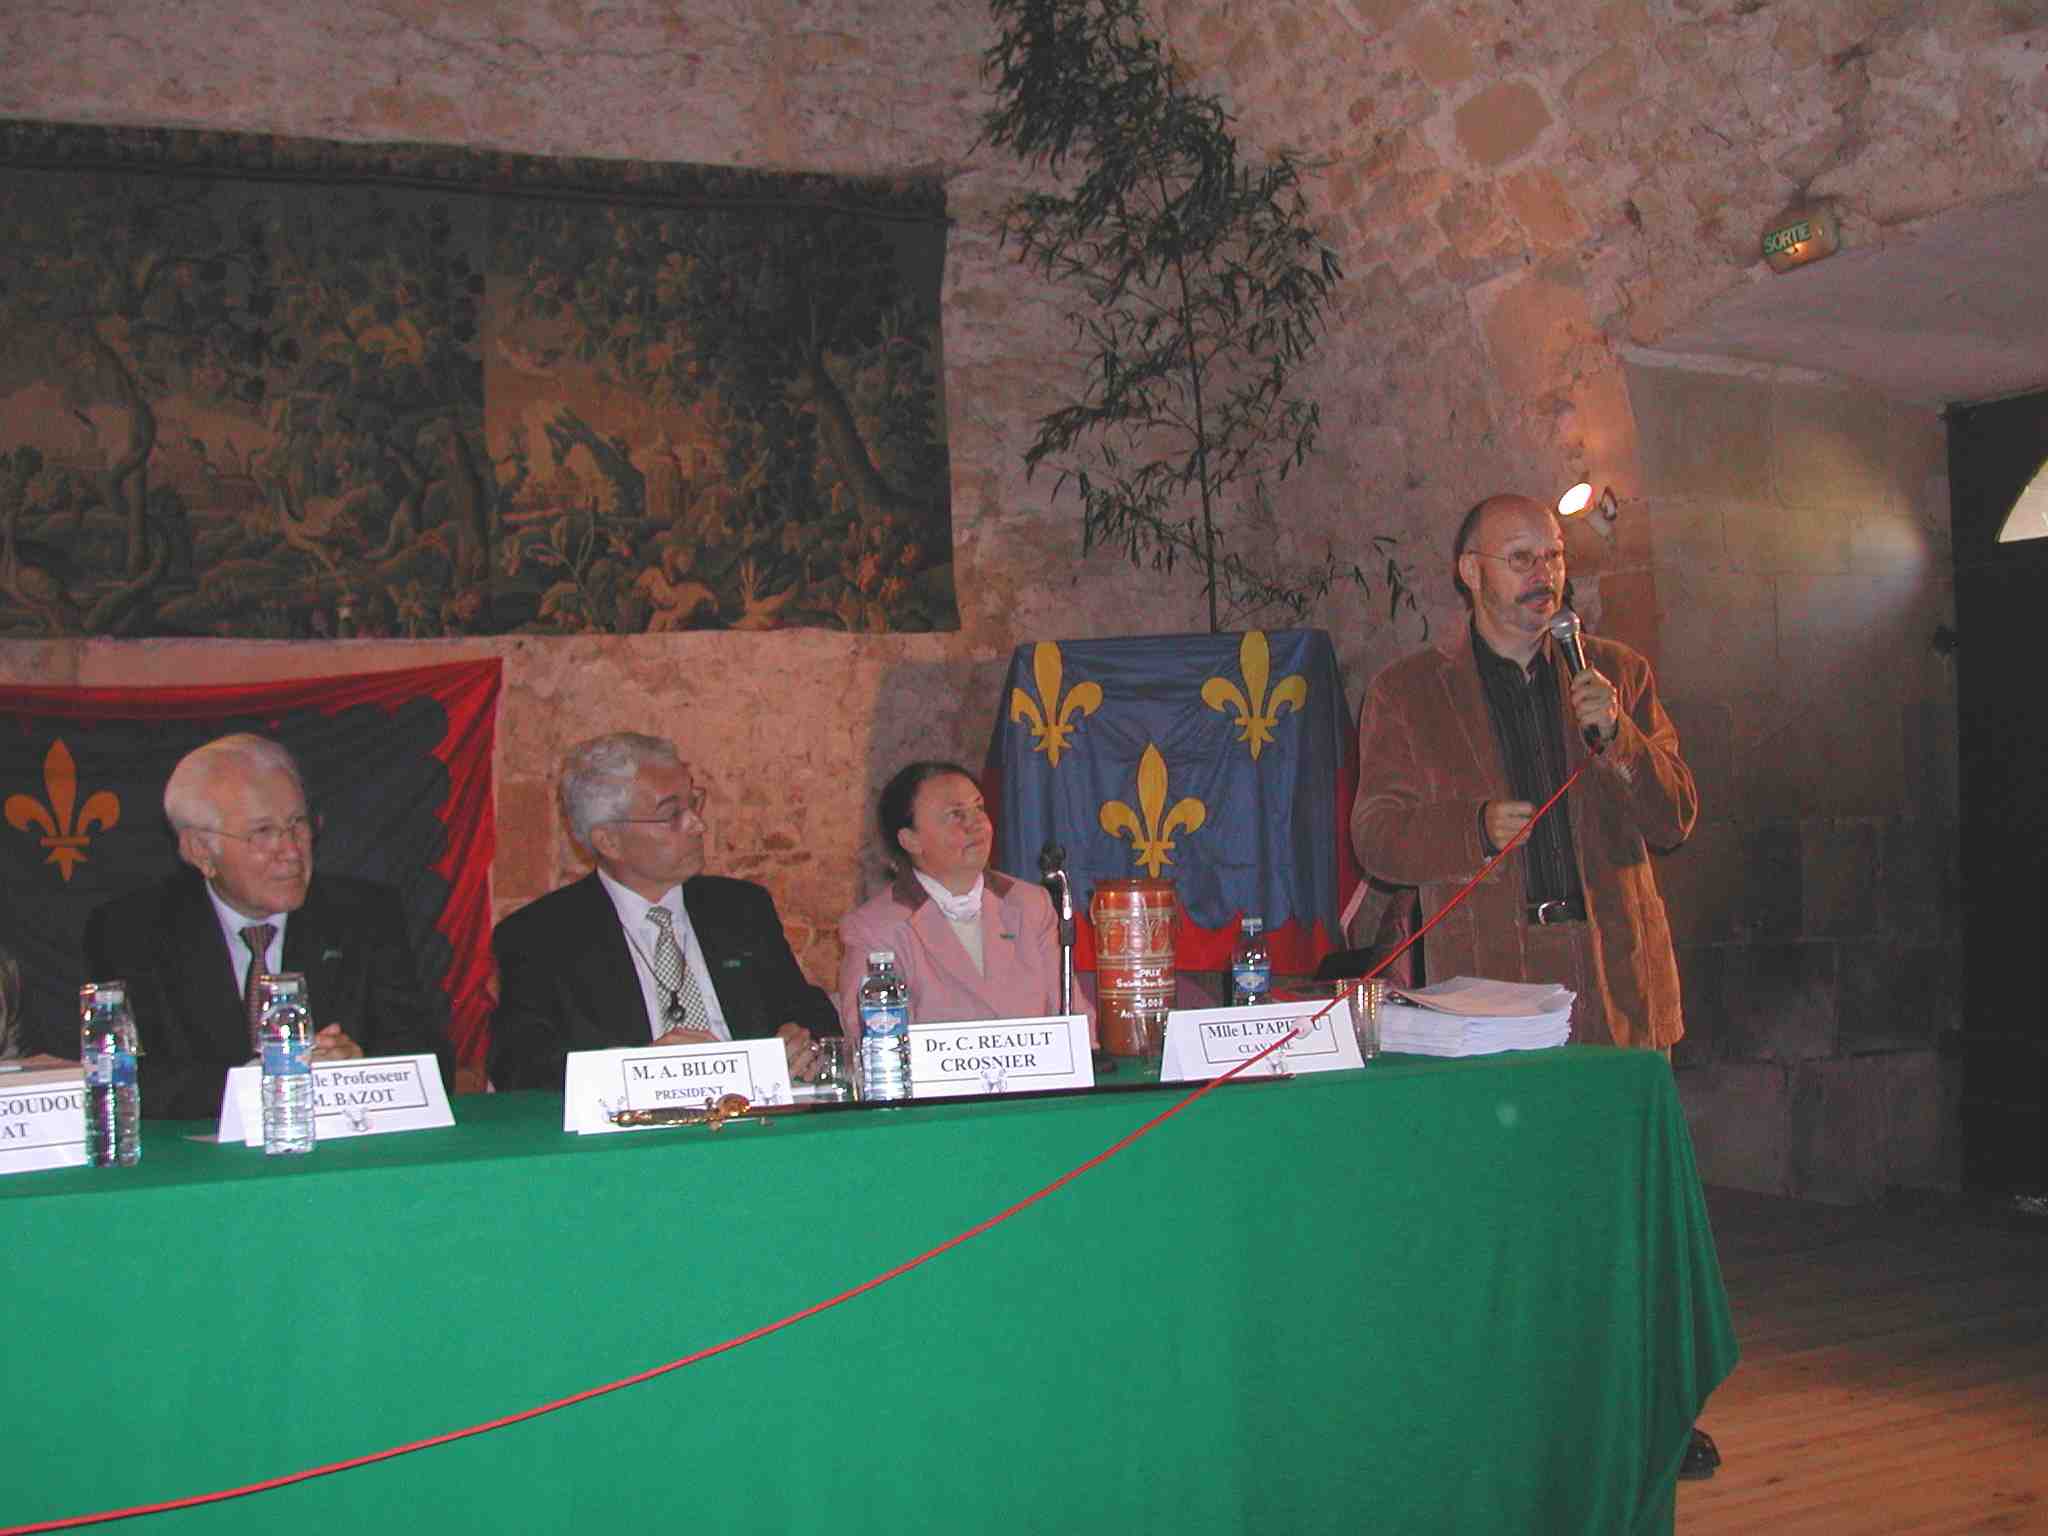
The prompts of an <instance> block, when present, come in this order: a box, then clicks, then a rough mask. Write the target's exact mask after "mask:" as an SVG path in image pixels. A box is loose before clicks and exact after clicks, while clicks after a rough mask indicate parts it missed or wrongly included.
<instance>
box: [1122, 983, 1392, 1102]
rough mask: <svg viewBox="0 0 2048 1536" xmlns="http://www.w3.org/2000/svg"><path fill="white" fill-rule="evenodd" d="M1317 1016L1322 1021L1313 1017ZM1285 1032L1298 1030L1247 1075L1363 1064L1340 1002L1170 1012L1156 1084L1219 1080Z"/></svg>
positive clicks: (1339, 1068)
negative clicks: (1335, 1003) (1286, 1042)
mask: <svg viewBox="0 0 2048 1536" xmlns="http://www.w3.org/2000/svg"><path fill="white" fill-rule="evenodd" d="M1326 1009H1327V1010H1328V1011H1327V1012H1324V1011H1323V1010H1326ZM1319 1012H1320V1013H1322V1017H1320V1018H1317V1017H1316V1015H1317V1014H1318V1013H1319ZM1290 1029H1292V1030H1298V1031H1300V1033H1299V1035H1298V1036H1297V1037H1296V1038H1295V1039H1294V1040H1293V1041H1292V1042H1290V1043H1289V1044H1288V1045H1287V1046H1285V1047H1284V1048H1283V1049H1281V1050H1277V1051H1275V1052H1273V1054H1272V1055H1270V1056H1268V1057H1267V1058H1266V1059H1265V1060H1264V1061H1262V1062H1260V1063H1259V1064H1258V1065H1257V1066H1255V1067H1253V1068H1252V1069H1251V1071H1250V1073H1249V1074H1247V1075H1253V1076H1259V1077H1278V1076H1292V1075H1294V1074H1296V1073H1299V1072H1338V1071H1342V1070H1343V1069H1344V1068H1346V1067H1363V1066H1364V1065H1365V1059H1364V1058H1363V1057H1361V1056H1360V1055H1359V1054H1358V1037H1357V1036H1356V1035H1355V1034H1353V1033H1352V1030H1351V1013H1350V1009H1349V1007H1348V1006H1347V1005H1346V1004H1344V1003H1341V1002H1340V1003H1338V1004H1337V1005H1336V1006H1335V1007H1334V1008H1332V1007H1330V1001H1329V999H1328V998H1312V999H1309V1000H1307V1001H1304V1002H1299V1003H1265V1004H1261V1005H1260V1006H1259V1007H1256V1008H1176V1009H1175V1010H1174V1011H1173V1012H1171V1013H1169V1014H1168V1015H1167V1016H1166V1048H1165V1050H1164V1051H1162V1052H1161V1053H1160V1061H1159V1081H1161V1082H1162V1083H1194V1082H1204V1081H1207V1080H1208V1079H1209V1078H1212V1077H1221V1076H1222V1075H1223V1074H1224V1073H1225V1072H1228V1071H1229V1070H1230V1069H1231V1068H1232V1067H1234V1066H1236V1065H1237V1064H1238V1063H1239V1062H1241V1061H1243V1060H1245V1059H1246V1058H1247V1057H1251V1056H1256V1055H1258V1054H1259V1052H1261V1051H1263V1050H1264V1049H1265V1048H1266V1047H1267V1046H1269V1045H1271V1044H1272V1043H1273V1042H1274V1041H1276V1040H1278V1039H1280V1038H1281V1037H1282V1036H1284V1035H1285V1034H1286V1033H1287V1032H1288V1031H1289V1030H1290Z"/></svg>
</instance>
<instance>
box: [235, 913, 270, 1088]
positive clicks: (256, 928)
mask: <svg viewBox="0 0 2048 1536" xmlns="http://www.w3.org/2000/svg"><path fill="white" fill-rule="evenodd" d="M276 937H277V925H276V924H275V923H251V924H250V925H249V926H248V927H246V928H244V929H243V930H242V942H243V943H244V944H246V945H248V946H249V969H248V970H246V971H244V972H243V973H242V1012H243V1013H244V1014H245V1015H246V1016H247V1017H248V1020H249V1053H250V1054H251V1055H252V1056H253V1055H257V1054H259V1053H260V1052H261V1051H262V1049H263V1041H262V1040H261V1038H260V1031H261V1028H262V1024H263V1011H262V1009H261V1008H260V1007H259V1006H258V1004H259V1002H260V1001H261V1000H260V999H259V998H258V997H257V995H256V978H257V977H258V976H261V975H262V974H263V972H264V969H265V962H264V959H263V957H264V956H265V955H266V954H268V953H269V952H270V941H271V940H272V939H274V938H276Z"/></svg>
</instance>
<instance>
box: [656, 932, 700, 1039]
mask: <svg viewBox="0 0 2048 1536" xmlns="http://www.w3.org/2000/svg"><path fill="white" fill-rule="evenodd" d="M647 921H649V922H650V923H652V924H654V927H655V935H654V980H655V984H656V985H657V986H659V987H660V988H661V990H662V991H663V992H664V993H666V994H667V997H668V1003H667V1012H666V1013H665V1014H664V1016H663V1019H662V1028H661V1029H660V1031H659V1033H661V1034H667V1033H668V1032H669V1031H670V1030H671V1029H674V1028H675V1027H676V1026H677V1025H679V1024H684V1025H688V1026H689V1027H690V1028H691V1029H709V1028H710V1027H711V1021H710V1019H709V1017H708V1016H707V1013H706V1010H705V1007H704V997H703V994H702V993H700V992H699V991H698V990H697V978H696V976H695V974H694V973H692V971H691V970H690V968H689V967H688V966H686V965H684V964H683V951H682V946H680V945H679V944H677V943H676V926H675V924H676V918H675V914H674V913H673V912H671V911H669V909H668V908H667V907H649V908H648V909H647Z"/></svg>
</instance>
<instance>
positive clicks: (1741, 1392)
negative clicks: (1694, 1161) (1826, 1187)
mask: <svg viewBox="0 0 2048 1536" xmlns="http://www.w3.org/2000/svg"><path fill="white" fill-rule="evenodd" d="M1707 1199H1708V1206H1709V1208H1710V1209H1711V1211H1712V1213H1713V1219H1714V1236H1715V1240H1716V1243H1717V1244H1718V1246H1719V1249H1720V1254H1721V1269H1722V1274H1723V1276H1724V1277H1725V1278H1726V1280H1727V1284H1728V1295H1729V1300H1730V1303H1731V1305H1732V1306H1733V1309H1734V1313H1735V1331H1736V1337H1737V1338H1738V1339H1739V1340H1740V1342H1741V1346H1742V1361H1741V1363H1740V1364H1739V1365H1738V1366H1737V1367H1736V1369H1735V1374H1734V1375H1733V1376H1731V1377H1730V1378H1729V1379H1728V1381H1727V1382H1726V1383H1725V1384H1723V1386H1722V1387H1721V1388H1720V1390H1719V1391H1717V1392H1716V1393H1715V1394H1714V1395H1713V1397H1712V1399H1711V1400H1709V1402H1708V1403H1707V1406H1706V1410H1705V1411H1704V1412H1703V1413H1702V1414H1701V1415H1700V1426H1701V1428H1703V1429H1705V1430H1706V1431H1707V1432H1708V1433H1710V1434H1711V1435H1712V1436H1713V1437H1714V1439H1715V1441H1716V1442H1717V1443H1718V1444H1719V1446H1720V1448H1721V1457H1722V1466H1721V1470H1720V1471H1719V1473H1718V1474H1716V1475H1715V1476H1714V1477H1713V1478H1712V1479H1710V1480H1708V1481H1704V1482H1695V1483H1680V1484H1679V1492H1678V1530H1679V1532H1680V1536H1802V1533H1807V1532H1826V1533H1828V1536H1863V1533H1875V1532H1915V1533H1922V1532H1924V1533H1930V1536H1936V1533H1943V1532H1963V1531H2038V1532H2043V1533H2048V1214H2041V1213H2036V1212H2032V1211H2028V1210H2023V1209H2021V1208H2020V1207H2018V1206H2017V1205H2015V1204H2014V1203H2013V1202H2010V1201H1994V1200H1991V1199H1988V1198H1986V1199H1970V1198H1953V1197H1925V1198H1920V1197H1915V1198H1913V1199H1910V1200H1895V1201H1893V1202H1891V1203H1889V1204H1887V1205H1885V1206H1881V1207H1857V1208H1854V1209H1844V1208H1841V1207H1835V1206H1825V1205H1812V1204H1808V1203H1806V1202H1803V1201H1797V1200H1785V1199H1779V1198H1775V1197H1772V1196H1768V1195H1750V1194H1743V1193H1740V1192H1736V1191H1730V1190H1709V1191H1708V1197H1707Z"/></svg>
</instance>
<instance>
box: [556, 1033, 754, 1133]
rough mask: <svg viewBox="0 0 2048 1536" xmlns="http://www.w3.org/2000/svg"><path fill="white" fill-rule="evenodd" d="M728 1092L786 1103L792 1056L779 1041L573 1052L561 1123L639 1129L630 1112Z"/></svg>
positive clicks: (587, 1129) (588, 1129) (594, 1129)
mask: <svg viewBox="0 0 2048 1536" xmlns="http://www.w3.org/2000/svg"><path fill="white" fill-rule="evenodd" d="M728 1093H737V1094H740V1095H742V1096H743V1097H744V1098H745V1099H746V1100H747V1102H748V1103H750V1104H787V1103H788V1102H789V1101H790V1094H789V1054H788V1052H787V1051H785V1050H784V1049H783V1045H782V1042H781V1041H780V1040H775V1039H769V1040H731V1041H725V1040H713V1041H709V1042H707V1043H705V1044H703V1045H664V1046H661V1047H659V1048H658V1049H657V1048H656V1047H654V1046H648V1045H642V1046H627V1047H624V1048H622V1049H618V1050H611V1051H572V1052H570V1053H569V1059H568V1064H567V1067H566V1069H565V1071H564V1072H563V1076H562V1129H563V1130H565V1131H574V1132H577V1133H578V1134H580V1135H585V1136H590V1135H599V1134H605V1133H609V1132H612V1131H623V1130H630V1129H632V1128H633V1127H630V1126H623V1125H617V1124H614V1123H613V1121H612V1115H613V1113H614V1112H616V1111H623V1110H665V1109H693V1108H696V1107H698V1106H700V1105H702V1104H705V1103H707V1102H712V1101H716V1100H717V1099H719V1098H721V1097H723V1096H724V1095H726V1094H728Z"/></svg>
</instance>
